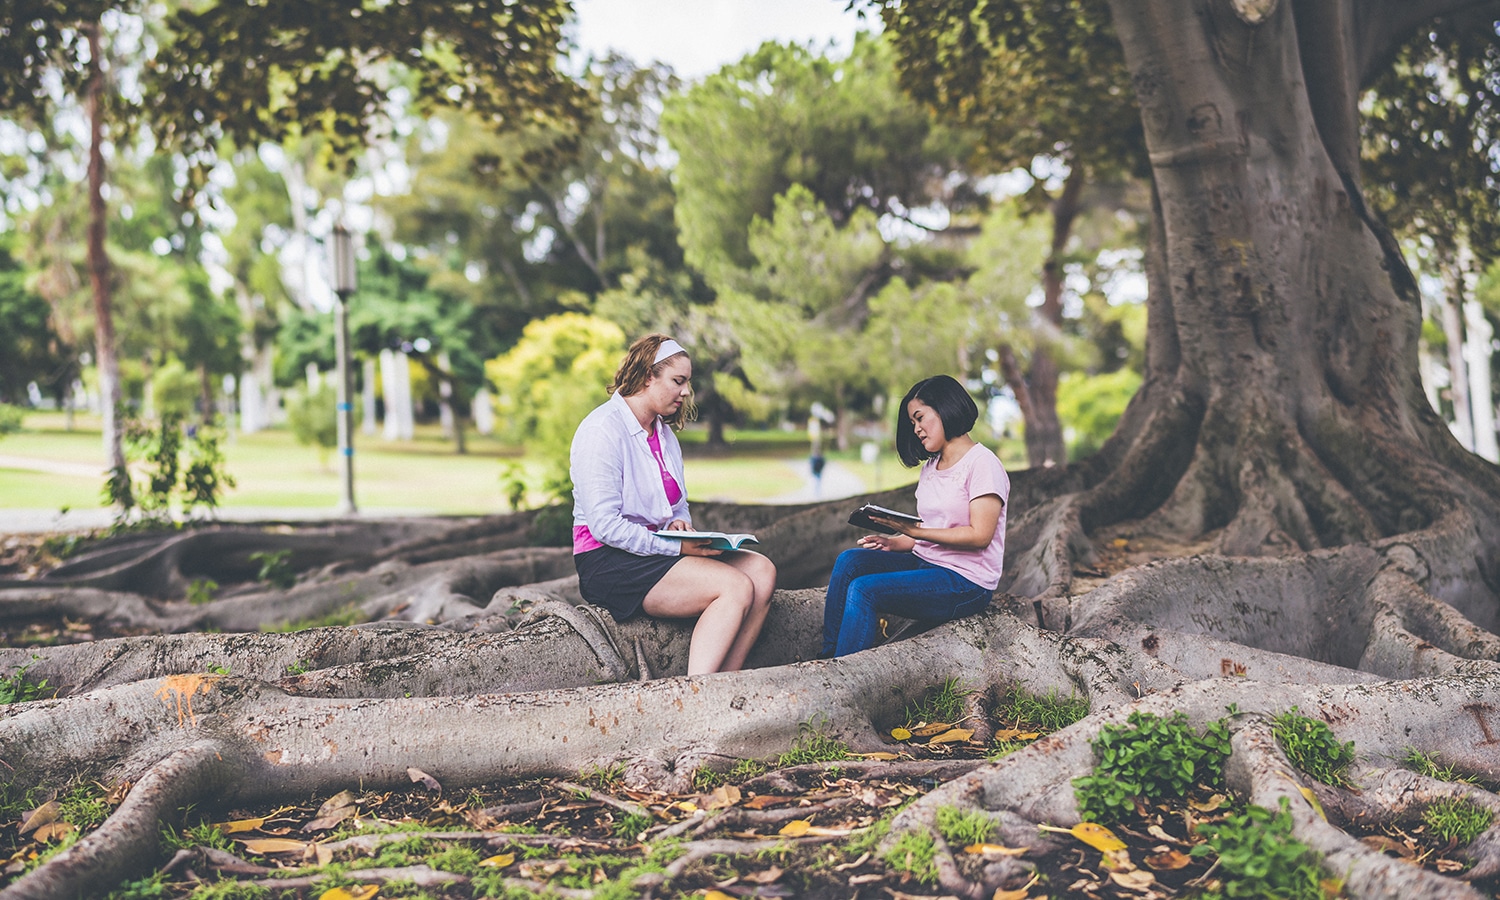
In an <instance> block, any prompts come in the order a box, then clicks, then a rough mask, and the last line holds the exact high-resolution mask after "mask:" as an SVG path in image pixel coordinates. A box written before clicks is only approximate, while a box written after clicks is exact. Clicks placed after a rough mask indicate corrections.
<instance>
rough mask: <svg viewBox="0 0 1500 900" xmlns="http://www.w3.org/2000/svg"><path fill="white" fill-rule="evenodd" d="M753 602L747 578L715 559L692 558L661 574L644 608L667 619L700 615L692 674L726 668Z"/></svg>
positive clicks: (691, 650) (691, 653) (692, 650)
mask: <svg viewBox="0 0 1500 900" xmlns="http://www.w3.org/2000/svg"><path fill="white" fill-rule="evenodd" d="M754 599H755V585H754V584H753V583H752V581H751V580H750V577H749V576H748V575H746V574H745V573H743V572H741V571H740V570H739V569H737V568H735V567H733V566H731V565H728V564H727V563H723V562H720V561H719V560H717V559H710V558H708V557H703V556H692V557H688V558H687V559H683V560H681V561H680V562H678V563H677V565H675V566H673V567H672V568H671V570H669V571H668V572H667V574H666V575H664V576H662V579H661V581H658V582H657V583H656V586H655V587H653V588H652V589H651V591H650V593H648V594H646V600H645V603H644V604H643V605H642V608H643V609H644V610H645V611H646V613H647V615H652V616H656V617H658V618H663V619H690V618H692V617H693V616H697V617H698V624H697V625H696V626H695V627H694V628H693V640H692V643H691V644H690V645H689V647H688V674H689V675H706V674H708V673H711V672H718V671H720V670H721V669H722V668H723V666H724V661H725V657H727V656H728V655H729V652H730V649H731V648H732V647H733V646H734V643H735V640H736V638H737V637H738V636H739V633H740V629H741V627H742V626H743V625H744V624H745V620H746V618H747V617H748V616H749V614H750V611H751V609H752V607H753V606H754ZM762 619H764V615H762ZM757 631H758V626H757ZM742 662H743V660H742Z"/></svg>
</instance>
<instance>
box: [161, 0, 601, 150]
mask: <svg viewBox="0 0 1500 900" xmlns="http://www.w3.org/2000/svg"><path fill="white" fill-rule="evenodd" d="M569 11H570V10H569V6H568V4H567V3H566V2H563V0H526V2H517V0H465V2H460V3H411V2H392V3H374V2H364V0H330V2H319V3H307V2H305V0H260V2H249V0H218V2H214V3H210V4H207V5H203V4H185V5H183V6H182V7H180V8H178V9H177V10H176V11H175V12H174V13H173V14H172V15H171V16H170V17H169V19H168V20H167V22H166V32H167V34H168V36H169V37H168V38H167V39H165V40H164V41H163V42H162V44H161V46H160V48H159V50H158V51H157V54H156V56H155V58H154V59H153V60H152V62H151V64H150V66H149V68H148V72H147V82H146V86H145V87H146V92H147V94H148V96H151V97H152V103H151V104H150V106H149V110H148V112H149V114H150V116H151V119H152V121H153V123H154V126H155V128H154V130H155V131H156V134H157V136H158V138H159V139H160V140H161V141H162V142H163V143H164V144H167V145H171V146H176V147H179V148H181V149H182V151H183V152H184V153H185V154H186V155H187V156H188V157H189V158H190V159H198V158H202V157H209V156H212V155H213V151H214V150H215V145H216V143H217V141H218V140H220V139H221V138H224V137H228V138H230V139H232V140H233V141H234V142H235V143H237V144H239V145H240V146H254V145H256V144H258V143H260V142H262V141H277V140H280V139H281V138H284V137H287V136H292V135H297V134H308V133H312V132H317V133H321V134H322V135H324V136H326V138H327V139H328V141H329V146H330V148H331V150H332V151H333V152H334V153H335V154H337V155H340V156H350V155H352V153H353V152H354V151H356V150H358V149H360V148H361V147H363V146H364V143H365V141H366V137H367V135H366V132H367V128H368V126H369V125H370V123H372V122H375V121H379V120H380V118H381V117H382V115H383V113H384V112H385V110H384V109H383V107H384V105H385V104H386V103H387V102H389V100H390V99H391V90H390V87H391V80H390V75H391V73H390V72H389V70H388V69H387V68H386V67H384V66H381V65H378V64H379V63H397V64H399V65H400V67H401V68H402V69H404V70H405V72H407V73H409V75H410V95H411V96H410V99H411V102H412V103H413V104H414V105H415V106H416V107H417V108H418V109H423V110H428V109H431V108H434V107H439V106H449V107H460V108H465V109H471V110H473V111H475V112H476V113H477V114H479V115H480V116H482V117H483V118H484V119H485V120H486V121H488V122H489V123H491V124H492V125H494V126H496V127H504V128H515V127H518V126H521V125H524V124H530V123H535V122H541V121H549V120H552V121H559V122H571V121H576V120H578V119H580V118H582V116H583V114H584V111H585V110H586V107H587V95H586V94H585V92H584V91H583V89H582V88H581V87H580V86H579V85H577V84H576V83H574V82H573V81H572V80H571V79H569V78H568V77H566V76H565V75H563V74H562V73H561V72H560V71H559V70H558V68H557V62H558V54H557V48H558V44H559V42H560V41H561V38H562V27H563V23H564V21H565V20H566V18H567V16H568V14H569ZM559 147H562V145H561V144H559ZM556 149H558V148H555V147H554V148H538V149H537V150H535V151H534V152H535V153H536V154H538V156H537V159H538V161H539V162H540V160H541V158H542V157H544V156H545V155H546V154H547V153H548V152H551V151H555V150H556ZM562 149H566V150H571V147H562Z"/></svg>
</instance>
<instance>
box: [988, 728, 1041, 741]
mask: <svg viewBox="0 0 1500 900" xmlns="http://www.w3.org/2000/svg"><path fill="white" fill-rule="evenodd" d="M1039 737H1041V732H1039V731H1022V730H1021V729H1019V728H1002V729H1000V730H999V731H997V732H995V740H997V741H1034V740H1036V739H1037V738H1039Z"/></svg>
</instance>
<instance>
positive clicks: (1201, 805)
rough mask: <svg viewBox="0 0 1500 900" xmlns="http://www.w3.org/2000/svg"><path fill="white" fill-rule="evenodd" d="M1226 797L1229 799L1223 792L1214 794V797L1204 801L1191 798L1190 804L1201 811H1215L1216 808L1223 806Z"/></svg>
mask: <svg viewBox="0 0 1500 900" xmlns="http://www.w3.org/2000/svg"><path fill="white" fill-rule="evenodd" d="M1226 799H1228V798H1227V797H1225V796H1224V795H1223V794H1214V795H1213V796H1212V797H1209V798H1208V799H1207V800H1202V801H1199V800H1189V801H1188V806H1190V807H1192V808H1193V809H1196V810H1198V811H1199V812H1213V811H1214V810H1216V809H1218V808H1219V807H1221V806H1223V805H1224V801H1225V800H1226Z"/></svg>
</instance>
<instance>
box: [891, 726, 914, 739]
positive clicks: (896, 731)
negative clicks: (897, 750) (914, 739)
mask: <svg viewBox="0 0 1500 900" xmlns="http://www.w3.org/2000/svg"><path fill="white" fill-rule="evenodd" d="M891 737H893V738H895V739H896V740H898V741H909V740H911V731H910V730H908V729H906V728H892V729H891Z"/></svg>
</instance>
